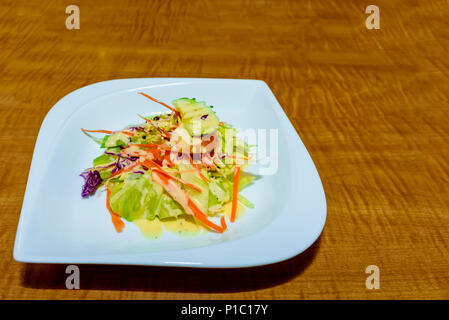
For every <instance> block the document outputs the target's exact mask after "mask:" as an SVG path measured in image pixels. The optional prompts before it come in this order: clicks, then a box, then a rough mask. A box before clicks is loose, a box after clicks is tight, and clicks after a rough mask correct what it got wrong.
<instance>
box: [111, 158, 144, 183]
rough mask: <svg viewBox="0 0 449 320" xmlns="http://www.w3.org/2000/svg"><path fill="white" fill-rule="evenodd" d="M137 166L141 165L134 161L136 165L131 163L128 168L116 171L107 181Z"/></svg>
mask: <svg viewBox="0 0 449 320" xmlns="http://www.w3.org/2000/svg"><path fill="white" fill-rule="evenodd" d="M139 164H141V163H140V162H139V161H136V163H133V164H132V165H129V166H127V167H124V168H121V169H120V170H117V171H115V172H114V173H113V174H111V175H110V176H109V178H108V179H111V178H113V177H115V176H118V175H119V174H122V173H124V172H127V171H129V170H131V169H132V168H134V167H136V166H138V165H139Z"/></svg>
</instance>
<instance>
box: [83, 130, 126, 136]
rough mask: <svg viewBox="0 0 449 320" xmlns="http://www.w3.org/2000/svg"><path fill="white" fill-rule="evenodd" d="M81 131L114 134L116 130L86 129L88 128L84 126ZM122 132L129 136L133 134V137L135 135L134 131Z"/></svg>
mask: <svg viewBox="0 0 449 320" xmlns="http://www.w3.org/2000/svg"><path fill="white" fill-rule="evenodd" d="M81 131H84V132H97V133H106V134H113V133H114V131H110V130H86V129H83V128H81ZM122 133H123V134H126V135H128V136H131V137H132V136H133V135H134V133H132V132H126V131H122Z"/></svg>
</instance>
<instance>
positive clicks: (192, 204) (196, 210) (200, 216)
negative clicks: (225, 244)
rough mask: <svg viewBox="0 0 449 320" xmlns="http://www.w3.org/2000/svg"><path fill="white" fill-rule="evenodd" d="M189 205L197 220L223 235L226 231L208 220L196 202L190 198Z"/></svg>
mask: <svg viewBox="0 0 449 320" xmlns="http://www.w3.org/2000/svg"><path fill="white" fill-rule="evenodd" d="M187 205H188V206H189V208H190V209H191V210H192V211H193V213H194V216H195V218H197V219H198V220H200V221H201V222H202V223H204V224H205V225H206V226H208V227H210V228H212V229H215V230H216V231H218V232H220V233H223V231H224V229H223V228H222V227H220V226H218V225H216V224H215V223H213V222H212V221H210V220H209V219H207V216H206V215H205V214H204V213H203V212H202V211H201V210H200V209H199V208H198V207H197V206H196V204H195V202H193V201H192V200H191V199H190V198H188V199H187Z"/></svg>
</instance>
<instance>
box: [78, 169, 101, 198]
mask: <svg viewBox="0 0 449 320" xmlns="http://www.w3.org/2000/svg"><path fill="white" fill-rule="evenodd" d="M80 176H81V177H83V178H84V186H83V189H82V191H81V196H82V197H83V198H86V197H88V196H89V195H91V194H92V193H94V192H95V190H96V189H97V188H98V186H99V185H100V184H101V183H102V182H103V179H101V177H100V173H99V172H98V171H97V170H92V171H84V172H83V173H81V174H80Z"/></svg>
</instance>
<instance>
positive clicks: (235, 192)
mask: <svg viewBox="0 0 449 320" xmlns="http://www.w3.org/2000/svg"><path fill="white" fill-rule="evenodd" d="M239 176H240V167H235V169H234V185H233V189H232V211H231V219H230V220H231V222H234V221H235V215H236V212H237V200H238V199H237V195H238V193H239Z"/></svg>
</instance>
